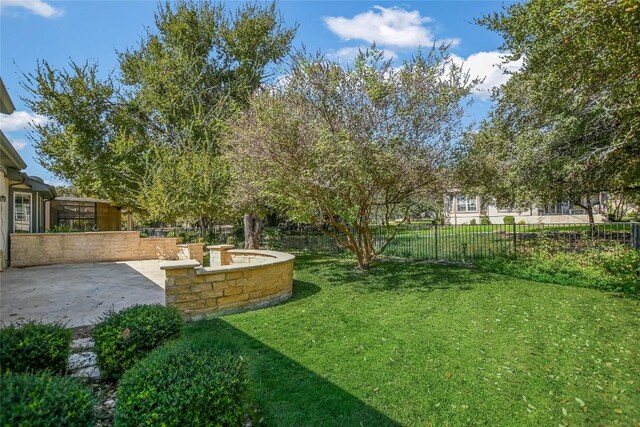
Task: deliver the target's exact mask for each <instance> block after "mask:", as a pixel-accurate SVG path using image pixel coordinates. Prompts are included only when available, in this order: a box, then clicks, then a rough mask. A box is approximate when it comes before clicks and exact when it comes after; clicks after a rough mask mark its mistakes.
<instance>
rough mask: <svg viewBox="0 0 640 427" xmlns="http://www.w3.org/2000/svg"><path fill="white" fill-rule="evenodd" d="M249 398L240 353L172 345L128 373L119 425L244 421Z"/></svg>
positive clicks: (120, 397)
mask: <svg viewBox="0 0 640 427" xmlns="http://www.w3.org/2000/svg"><path fill="white" fill-rule="evenodd" d="M246 396H247V394H246V374H245V367H244V364H243V362H242V359H241V358H240V357H239V356H237V355H234V354H232V353H230V352H228V351H225V350H221V349H218V348H216V347H215V346H211V345H208V346H203V345H197V344H194V343H191V342H190V343H186V342H178V343H172V344H168V345H167V346H164V347H162V348H159V349H157V350H155V351H154V352H153V353H151V354H150V355H149V357H148V358H146V359H144V360H142V361H140V362H139V363H137V364H136V365H135V366H134V367H133V368H131V369H130V370H129V371H127V372H126V373H125V374H124V375H123V377H122V379H121V380H120V384H119V386H118V402H117V404H116V414H115V421H114V425H115V426H120V427H127V426H140V425H151V426H166V427H171V426H185V425H207V426H236V425H242V421H243V418H244V414H245V413H246V409H247V406H248V405H247V403H246Z"/></svg>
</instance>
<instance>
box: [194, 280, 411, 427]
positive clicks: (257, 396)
mask: <svg viewBox="0 0 640 427" xmlns="http://www.w3.org/2000/svg"><path fill="white" fill-rule="evenodd" d="M302 283H304V284H305V285H310V284H308V283H305V282H302ZM312 286H314V287H316V286H315V285H312ZM186 339H187V340H190V341H194V342H198V343H199V344H204V345H208V344H207V343H209V342H210V345H215V346H222V347H226V348H230V349H233V350H234V351H237V352H238V353H239V354H240V355H242V357H243V358H244V359H245V361H246V363H247V368H248V369H247V371H248V374H249V380H250V381H249V388H250V390H251V391H250V393H251V397H252V400H253V402H254V403H255V404H256V406H258V408H259V409H258V414H257V415H256V416H255V418H256V419H254V423H257V421H258V420H259V419H260V418H262V417H264V420H263V421H264V425H283V426H337V425H345V426H352V425H353V426H360V425H363V426H400V425H401V424H399V423H397V422H395V421H394V420H392V419H390V418H388V417H387V416H386V415H384V414H382V413H380V412H378V411H377V410H376V409H374V408H372V407H371V406H369V405H367V404H366V403H364V402H362V401H361V400H360V399H358V398H356V397H355V396H353V395H352V394H350V393H348V392H346V391H345V390H343V389H341V388H340V387H338V386H337V385H335V384H333V383H331V382H330V381H328V380H327V379H325V378H323V377H321V376H319V375H317V374H315V373H313V372H311V371H310V370H308V369H307V368H305V367H304V366H303V365H301V364H300V363H298V362H296V361H295V360H293V359H291V358H289V357H287V356H285V355H284V354H282V353H280V352H278V351H276V350H274V349H273V348H271V347H269V346H268V345H265V344H264V343H262V342H261V341H258V340H256V339H255V338H253V337H251V336H249V335H247V334H246V333H245V332H243V331H241V330H239V329H237V328H235V327H233V326H232V325H230V324H229V323H227V322H225V321H224V320H222V319H220V318H217V319H211V320H206V321H200V322H196V323H192V324H191V325H189V326H188V327H187V333H186ZM260 424H261V423H260ZM261 425H262V424H261Z"/></svg>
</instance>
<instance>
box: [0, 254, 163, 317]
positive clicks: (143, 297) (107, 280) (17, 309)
mask: <svg viewBox="0 0 640 427" xmlns="http://www.w3.org/2000/svg"><path fill="white" fill-rule="evenodd" d="M159 265H160V261H156V260H151V261H127V262H105V263H90V264H65V265H50V266H42V267H29V268H8V269H7V270H5V271H3V272H2V273H0V320H1V321H2V323H11V322H17V321H20V320H26V319H38V320H42V321H44V322H54V321H62V322H65V323H66V324H67V326H70V327H75V326H85V325H90V324H92V323H94V322H95V320H96V319H97V318H98V317H99V316H100V315H101V314H102V313H104V312H105V311H107V310H108V309H111V308H113V309H115V310H119V309H121V308H124V307H128V306H130V305H133V304H157V303H159V304H164V272H163V271H162V270H160V267H159Z"/></svg>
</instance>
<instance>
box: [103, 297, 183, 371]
mask: <svg viewBox="0 0 640 427" xmlns="http://www.w3.org/2000/svg"><path fill="white" fill-rule="evenodd" d="M183 326H184V322H183V320H182V317H181V316H180V313H179V312H178V310H177V309H175V308H174V307H164V306H161V305H134V306H132V307H129V308H125V309H124V310H122V311H120V312H117V313H116V312H112V311H111V312H107V313H105V315H103V316H102V317H101V318H100V319H99V322H98V323H97V324H96V326H95V327H94V328H93V332H92V336H93V340H94V350H95V352H96V357H97V363H98V367H99V368H100V372H101V374H102V375H103V376H104V377H106V378H119V377H120V376H121V375H122V373H123V372H124V371H126V370H127V369H129V368H131V367H132V366H133V365H134V363H136V362H137V361H138V360H140V359H142V358H144V357H145V356H146V355H147V354H149V352H151V350H153V349H155V348H156V347H159V346H160V345H162V344H164V343H166V342H167V341H170V340H172V339H175V338H178V337H180V336H181V335H182V328H183Z"/></svg>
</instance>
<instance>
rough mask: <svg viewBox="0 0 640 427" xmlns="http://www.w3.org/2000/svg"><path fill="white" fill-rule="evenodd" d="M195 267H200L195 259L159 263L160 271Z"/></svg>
mask: <svg viewBox="0 0 640 427" xmlns="http://www.w3.org/2000/svg"><path fill="white" fill-rule="evenodd" d="M196 267H200V263H199V262H198V261H196V260H195V259H185V260H178V261H163V262H161V263H160V269H161V270H175V269H178V268H196Z"/></svg>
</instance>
